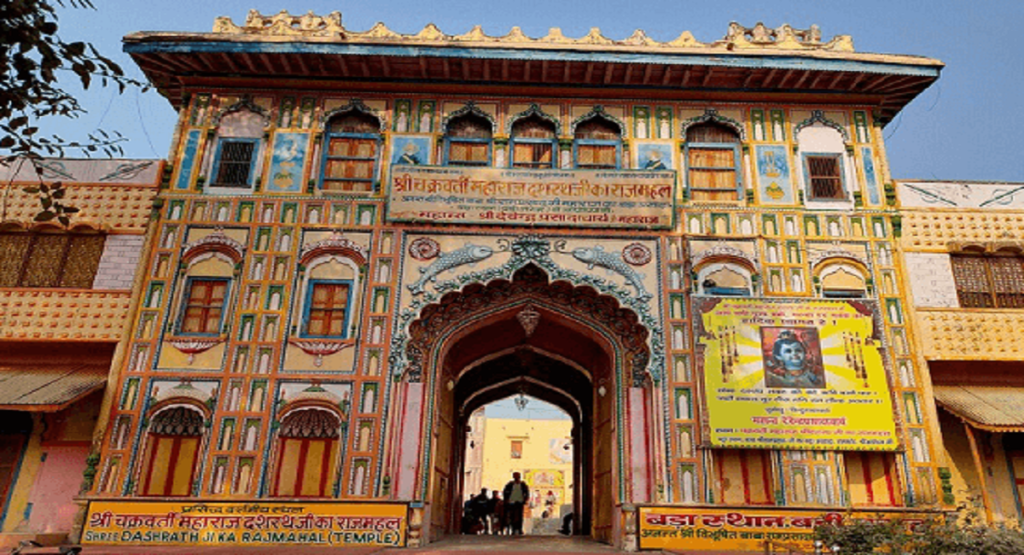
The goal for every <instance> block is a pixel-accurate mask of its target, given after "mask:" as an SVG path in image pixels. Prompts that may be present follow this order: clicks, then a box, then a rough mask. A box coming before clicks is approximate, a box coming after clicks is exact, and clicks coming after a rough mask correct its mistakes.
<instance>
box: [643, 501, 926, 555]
mask: <svg viewBox="0 0 1024 555" xmlns="http://www.w3.org/2000/svg"><path fill="white" fill-rule="evenodd" d="M638 513H639V514H638V517H639V519H640V523H639V533H640V549H665V550H669V549H671V550H693V551H700V550H706V552H709V553H717V552H719V551H721V550H734V551H755V552H760V553H764V552H765V543H766V542H770V543H772V544H774V545H775V547H776V548H780V547H783V548H784V547H789V548H793V549H801V550H806V551H807V552H808V553H811V552H813V550H812V548H813V542H814V529H815V528H816V527H817V526H820V525H824V524H833V525H837V526H838V525H842V524H843V523H844V522H850V521H854V520H892V519H898V520H901V521H902V522H903V523H904V524H905V525H906V526H908V527H909V528H911V529H912V528H913V527H914V526H916V525H918V524H920V523H922V522H924V521H925V520H927V519H929V518H933V517H935V516H937V515H929V514H927V513H921V512H909V511H900V510H895V511H893V510H890V511H886V512H882V511H874V512H870V513H868V512H845V513H839V512H823V511H821V510H814V509H803V510H800V509H746V508H735V509H704V508H698V507H640V508H639V510H638ZM777 551H778V549H777Z"/></svg>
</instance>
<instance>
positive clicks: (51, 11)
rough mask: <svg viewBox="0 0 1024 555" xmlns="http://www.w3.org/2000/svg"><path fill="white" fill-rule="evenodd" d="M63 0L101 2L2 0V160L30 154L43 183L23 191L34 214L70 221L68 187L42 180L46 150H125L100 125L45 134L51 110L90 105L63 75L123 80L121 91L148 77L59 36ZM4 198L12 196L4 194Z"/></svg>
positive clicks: (68, 114) (61, 113)
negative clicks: (65, 84)
mask: <svg viewBox="0 0 1024 555" xmlns="http://www.w3.org/2000/svg"><path fill="white" fill-rule="evenodd" d="M65 1H66V2H67V4H68V5H69V6H70V7H72V8H85V9H95V8H94V6H93V5H92V2H91V0H2V1H0V164H3V165H13V164H14V163H16V162H18V161H19V160H20V161H21V162H18V163H19V166H18V167H19V168H20V167H21V166H20V163H23V162H24V161H26V160H27V161H28V162H30V163H31V164H32V165H33V166H34V168H35V171H36V174H37V175H39V183H40V186H39V187H28V188H25V189H24V191H25V192H27V193H30V194H36V195H38V198H39V204H40V211H39V212H38V213H37V214H36V216H35V221H37V222H48V221H51V220H57V221H58V222H60V223H61V224H63V225H64V226H65V227H67V226H68V225H69V224H70V221H71V220H70V216H71V215H72V214H74V213H75V212H78V209H77V208H75V207H73V206H69V205H67V204H64V203H63V202H62V199H63V198H64V191H65V189H64V188H63V186H62V185H61V184H60V183H56V184H52V185H50V186H49V187H47V186H46V185H44V184H43V180H42V171H43V168H42V166H41V164H40V161H41V160H42V157H43V156H50V157H58V158H60V157H64V156H65V154H66V152H67V151H68V150H73V151H76V152H78V153H80V154H85V155H86V156H91V155H92V154H93V153H103V154H105V155H107V156H110V157H113V156H115V155H120V154H121V153H122V151H121V147H120V143H121V142H123V141H124V138H123V137H122V136H121V135H120V134H119V133H117V132H116V131H115V132H113V133H107V132H106V131H104V130H102V129H97V130H96V131H94V132H92V133H89V134H88V136H87V139H86V140H84V141H69V140H65V139H63V138H61V137H60V136H58V135H51V136H49V137H44V136H42V135H41V134H40V133H39V126H40V122H41V121H43V120H45V119H46V118H51V117H59V118H77V117H78V116H80V115H82V114H84V113H85V109H84V108H82V106H81V105H80V104H79V103H78V100H77V99H76V98H75V97H74V96H72V95H71V94H70V93H68V92H67V91H65V90H64V89H63V88H62V87H61V83H60V81H59V78H60V77H62V76H67V75H69V74H70V75H71V76H72V77H71V79H73V80H77V81H78V82H79V83H80V84H81V85H82V87H83V88H86V89H88V88H89V86H90V85H91V84H92V83H93V82H94V81H99V82H100V84H102V85H103V86H108V85H112V86H115V87H117V90H118V92H124V90H125V88H126V87H129V86H140V87H142V88H143V90H145V89H146V85H145V84H143V83H141V82H139V81H136V80H134V79H131V78H128V77H126V76H125V75H124V71H123V70H122V69H121V67H120V66H118V65H117V63H115V62H114V61H113V60H111V59H109V58H106V57H104V56H103V55H102V54H100V53H99V52H98V51H97V50H96V48H95V47H93V45H91V44H89V43H87V42H66V41H64V40H63V39H61V38H60V35H58V34H57V30H58V26H57V10H56V8H57V7H58V6H60V7H63V6H64V5H65V4H64V2H65ZM14 174H15V175H16V174H17V171H15V172H14ZM9 186H10V184H8V187H9ZM4 199H5V202H6V195H5V196H4ZM5 208H6V206H5Z"/></svg>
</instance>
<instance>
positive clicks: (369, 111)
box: [320, 98, 385, 133]
mask: <svg viewBox="0 0 1024 555" xmlns="http://www.w3.org/2000/svg"><path fill="white" fill-rule="evenodd" d="M347 112H359V113H362V114H366V115H368V116H372V117H374V118H377V125H378V126H379V127H380V129H379V132H381V133H383V132H384V129H385V124H384V116H382V115H381V114H380V112H378V111H377V110H374V109H373V108H371V107H369V106H367V105H366V104H363V101H362V100H360V99H358V98H353V99H352V100H351V101H349V103H348V104H345V105H344V106H340V107H338V108H335V109H333V110H330V111H327V112H324V113H323V115H321V116H320V128H321V129H327V124H328V123H329V122H330V121H331V119H333V118H334V117H335V116H339V115H341V114H344V113H347Z"/></svg>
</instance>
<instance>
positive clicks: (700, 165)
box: [686, 122, 742, 201]
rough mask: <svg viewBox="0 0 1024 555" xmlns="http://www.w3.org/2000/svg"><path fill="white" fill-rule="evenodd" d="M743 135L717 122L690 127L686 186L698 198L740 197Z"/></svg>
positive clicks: (693, 196) (698, 199)
mask: <svg viewBox="0 0 1024 555" xmlns="http://www.w3.org/2000/svg"><path fill="white" fill-rule="evenodd" d="M739 145H740V137H739V135H737V134H736V132H735V131H733V130H732V129H730V128H728V127H726V126H724V125H721V124H718V123H713V122H707V123H700V124H697V125H692V126H690V127H689V128H688V129H687V130H686V165H687V168H686V185H687V187H688V188H689V191H690V199H691V200H694V201H716V200H739V199H740V194H741V192H742V187H741V185H742V179H741V175H742V173H741V172H740V160H741V159H742V157H741V156H740V149H739Z"/></svg>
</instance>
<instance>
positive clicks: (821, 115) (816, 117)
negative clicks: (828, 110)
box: [793, 110, 852, 145]
mask: <svg viewBox="0 0 1024 555" xmlns="http://www.w3.org/2000/svg"><path fill="white" fill-rule="evenodd" d="M814 124H821V125H824V126H825V127H828V128H830V129H834V130H836V131H838V132H839V135H840V136H841V137H842V138H843V143H844V144H847V145H849V144H852V143H851V142H850V134H849V133H848V132H847V131H846V128H845V127H843V126H842V125H841V124H839V123H837V122H834V121H832V120H830V119H828V118H827V117H825V112H823V111H822V110H814V111H812V112H811V117H809V118H807V119H805V120H804V121H801V122H800V123H798V124H796V127H794V128H793V137H794V138H795V137H797V136H798V135H799V134H800V131H803V130H804V128H806V127H810V126H812V125H814Z"/></svg>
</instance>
